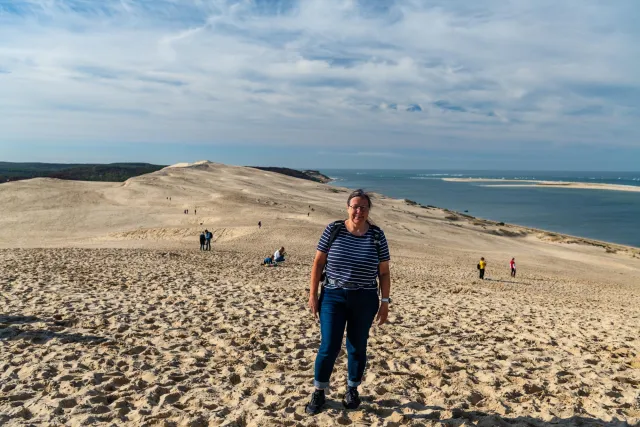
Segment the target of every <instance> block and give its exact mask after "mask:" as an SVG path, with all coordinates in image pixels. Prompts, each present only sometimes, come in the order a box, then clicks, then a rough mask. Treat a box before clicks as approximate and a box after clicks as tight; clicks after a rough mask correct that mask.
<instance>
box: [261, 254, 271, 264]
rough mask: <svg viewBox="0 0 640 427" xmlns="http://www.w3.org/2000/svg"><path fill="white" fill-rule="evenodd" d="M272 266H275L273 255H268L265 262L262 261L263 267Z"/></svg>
mask: <svg viewBox="0 0 640 427" xmlns="http://www.w3.org/2000/svg"><path fill="white" fill-rule="evenodd" d="M271 264H273V259H272V258H271V255H267V256H266V258H265V259H264V261H262V265H266V266H271Z"/></svg>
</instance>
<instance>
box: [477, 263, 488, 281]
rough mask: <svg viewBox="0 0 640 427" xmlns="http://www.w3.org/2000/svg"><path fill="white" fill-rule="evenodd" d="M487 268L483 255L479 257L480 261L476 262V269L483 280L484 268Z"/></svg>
mask: <svg viewBox="0 0 640 427" xmlns="http://www.w3.org/2000/svg"><path fill="white" fill-rule="evenodd" d="M485 268H487V262H486V261H485V260H484V257H482V258H480V262H478V270H479V272H480V279H482V280H484V269H485Z"/></svg>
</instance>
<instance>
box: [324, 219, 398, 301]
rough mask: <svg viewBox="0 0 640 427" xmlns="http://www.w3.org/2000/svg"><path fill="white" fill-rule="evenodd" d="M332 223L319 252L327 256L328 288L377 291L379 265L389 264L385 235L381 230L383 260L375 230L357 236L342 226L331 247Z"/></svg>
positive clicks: (325, 231) (326, 231)
mask: <svg viewBox="0 0 640 427" xmlns="http://www.w3.org/2000/svg"><path fill="white" fill-rule="evenodd" d="M333 227H334V225H333V223H332V224H329V225H328V226H327V228H325V230H324V233H322V236H321V237H320V242H319V243H318V250H319V251H321V252H324V253H326V254H328V255H327V265H326V271H327V279H328V282H327V283H325V285H324V286H325V287H326V288H328V289H337V288H345V289H377V287H378V284H377V282H376V278H377V277H378V264H379V263H381V262H384V261H389V259H390V257H389V246H388V244H387V238H386V237H385V235H384V232H382V230H380V243H379V244H380V258H379V259H378V251H377V249H376V244H375V240H374V233H373V229H372V227H369V230H367V232H366V233H365V234H364V235H363V236H355V235H353V234H351V233H349V231H348V230H347V228H346V227H342V229H341V230H340V234H338V236H337V237H336V239H335V240H334V242H333V243H332V244H331V247H330V248H329V238H330V236H331V230H332V228H333Z"/></svg>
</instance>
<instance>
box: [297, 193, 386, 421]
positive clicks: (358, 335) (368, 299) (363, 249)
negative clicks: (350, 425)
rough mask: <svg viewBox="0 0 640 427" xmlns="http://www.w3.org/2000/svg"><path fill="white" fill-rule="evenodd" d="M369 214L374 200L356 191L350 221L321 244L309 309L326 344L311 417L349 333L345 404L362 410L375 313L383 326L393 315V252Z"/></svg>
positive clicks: (331, 230)
mask: <svg viewBox="0 0 640 427" xmlns="http://www.w3.org/2000/svg"><path fill="white" fill-rule="evenodd" d="M370 209H371V199H370V197H369V195H367V193H365V192H364V191H362V190H357V191H354V192H353V193H351V195H350V196H349V198H348V199H347V212H348V214H349V217H348V219H347V220H346V221H336V222H334V223H332V224H329V225H328V226H327V228H326V229H325V230H324V233H322V237H320V242H319V243H318V248H317V251H316V257H315V260H314V261H313V268H312V270H311V286H310V294H309V308H310V309H311V312H312V313H313V315H314V316H315V318H316V319H317V318H319V319H320V333H321V342H320V348H319V349H318V354H317V356H316V361H315V374H314V381H313V384H314V386H315V391H314V392H313V394H312V396H311V401H310V402H309V403H308V404H307V405H306V407H305V411H306V412H307V413H308V414H311V415H315V414H317V413H319V412H320V411H321V410H322V407H323V406H324V404H325V396H324V390H325V389H326V388H327V387H329V379H330V377H331V373H332V371H333V366H334V364H335V361H336V358H337V357H338V353H340V349H341V347H342V337H343V335H344V330H345V327H346V329H347V355H348V358H347V360H348V362H347V371H348V376H347V378H348V381H347V391H346V393H345V396H344V400H343V401H342V404H343V405H344V406H345V408H347V409H356V408H357V407H358V406H359V405H360V397H359V395H358V386H359V385H360V383H361V381H362V376H363V375H364V370H365V366H366V364H367V340H368V339H369V329H370V328H371V325H372V323H373V320H374V317H376V313H377V319H378V324H379V325H382V324H383V323H385V322H386V320H387V316H388V315H389V304H390V303H391V298H389V292H390V289H391V275H390V273H389V259H390V257H389V247H388V245H387V239H386V238H385V236H384V233H383V232H382V230H381V229H380V228H378V227H376V226H374V225H373V224H371V223H370V222H369V210H370ZM325 267H326V268H325ZM323 269H324V271H325V274H323ZM323 276H324V277H323ZM378 278H379V281H380V294H381V296H382V299H381V300H380V301H379V300H378V283H377V280H376V279H378ZM320 280H322V290H321V292H320V297H319V298H318V286H319V282H320ZM380 302H381V303H380Z"/></svg>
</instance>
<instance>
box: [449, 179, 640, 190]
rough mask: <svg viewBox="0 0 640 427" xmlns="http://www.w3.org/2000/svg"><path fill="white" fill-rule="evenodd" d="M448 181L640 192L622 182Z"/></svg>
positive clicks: (639, 187)
mask: <svg viewBox="0 0 640 427" xmlns="http://www.w3.org/2000/svg"><path fill="white" fill-rule="evenodd" d="M440 179H441V180H442V181H447V182H488V183H492V182H512V183H527V184H533V185H527V184H504V185H500V184H488V185H486V187H557V188H572V189H578V190H607V191H629V192H640V186H635V185H622V184H602V183H587V182H571V181H543V180H534V179H498V178H440Z"/></svg>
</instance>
